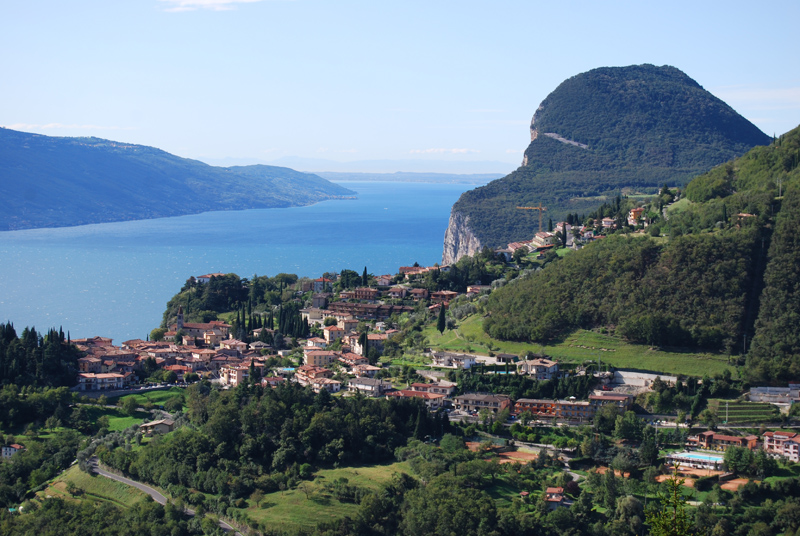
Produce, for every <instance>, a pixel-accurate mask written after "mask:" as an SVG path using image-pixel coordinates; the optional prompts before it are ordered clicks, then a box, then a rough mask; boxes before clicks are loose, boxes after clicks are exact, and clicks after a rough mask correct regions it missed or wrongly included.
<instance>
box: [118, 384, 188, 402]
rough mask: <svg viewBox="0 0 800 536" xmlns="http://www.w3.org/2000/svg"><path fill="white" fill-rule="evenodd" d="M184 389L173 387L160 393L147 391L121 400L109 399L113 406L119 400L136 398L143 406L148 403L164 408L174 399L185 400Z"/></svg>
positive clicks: (123, 397) (126, 396)
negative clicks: (165, 404)
mask: <svg viewBox="0 0 800 536" xmlns="http://www.w3.org/2000/svg"><path fill="white" fill-rule="evenodd" d="M184 396H185V393H184V389H183V388H182V387H172V388H171V389H168V390H160V391H146V392H144V393H136V394H130V395H125V396H121V397H119V398H114V399H109V401H111V402H110V403H111V404H115V403H116V401H117V400H124V399H126V398H135V399H136V402H138V403H139V404H140V405H141V404H146V403H147V402H151V403H153V404H154V405H156V406H163V405H164V403H165V402H167V401H168V400H170V399H172V398H180V399H181V400H184Z"/></svg>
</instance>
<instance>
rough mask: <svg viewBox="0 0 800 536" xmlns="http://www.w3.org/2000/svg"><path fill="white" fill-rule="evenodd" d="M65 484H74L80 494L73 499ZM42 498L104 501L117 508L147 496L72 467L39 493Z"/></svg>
mask: <svg viewBox="0 0 800 536" xmlns="http://www.w3.org/2000/svg"><path fill="white" fill-rule="evenodd" d="M67 482H72V483H74V484H75V485H76V486H77V487H78V488H80V490H81V492H80V493H76V495H75V497H73V496H72V495H70V494H69V493H68V492H67ZM40 494H41V495H42V496H47V495H50V496H52V497H61V498H66V499H72V498H74V499H76V500H89V501H106V502H111V503H114V504H116V505H117V506H122V507H129V506H132V505H134V504H136V503H137V502H139V501H141V500H142V499H144V498H145V497H147V494H145V493H144V492H142V491H139V490H138V489H136V488H133V487H131V486H126V485H125V484H123V483H122V482H117V481H116V480H111V479H110V478H105V477H102V476H91V475H88V474H86V473H84V472H83V471H81V470H80V469H78V466H77V465H73V466H72V467H70V468H69V469H67V470H66V471H64V472H63V473H61V475H59V476H58V477H57V478H56V479H55V480H53V482H52V483H51V484H50V485H49V486H48V487H47V488H45V489H44V491H42V492H40Z"/></svg>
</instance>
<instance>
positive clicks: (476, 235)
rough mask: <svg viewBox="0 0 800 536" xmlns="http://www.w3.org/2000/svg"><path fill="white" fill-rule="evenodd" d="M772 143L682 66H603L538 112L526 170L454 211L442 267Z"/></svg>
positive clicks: (567, 85)
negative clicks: (542, 210) (541, 212)
mask: <svg viewBox="0 0 800 536" xmlns="http://www.w3.org/2000/svg"><path fill="white" fill-rule="evenodd" d="M769 142H770V138H769V136H767V135H766V134H764V133H763V132H761V131H760V130H759V129H758V128H757V127H756V126H755V125H753V124H752V123H750V122H749V121H748V120H747V119H745V118H744V117H742V116H741V115H739V114H738V113H736V111H735V110H733V109H732V108H731V107H730V106H728V105H727V104H725V103H724V102H723V101H721V100H720V99H718V98H717V97H715V96H714V95H712V94H711V93H709V92H708V91H706V90H705V89H703V87H702V86H700V84H698V83H697V82H695V81H694V80H692V79H691V78H690V77H689V76H687V75H686V74H684V73H683V72H681V71H680V70H678V69H676V68H675V67H670V66H662V67H657V66H654V65H634V66H629V67H603V68H599V69H594V70H592V71H588V72H586V73H582V74H579V75H577V76H574V77H572V78H570V79H568V80H566V81H564V82H563V83H561V84H560V85H559V86H558V88H556V89H555V91H553V92H552V93H551V94H550V95H548V96H547V98H546V99H545V100H544V101H542V103H541V104H540V105H539V107H538V109H537V110H536V113H535V114H534V117H533V121H532V122H531V142H530V144H529V145H528V148H527V149H526V151H525V156H524V159H523V162H522V166H521V167H520V168H518V169H517V170H516V171H514V172H513V173H511V174H510V175H508V176H506V177H504V178H502V179H498V180H495V181H492V182H490V183H489V184H487V185H486V186H482V187H480V188H475V189H473V190H470V191H468V192H465V193H464V194H463V195H462V196H461V198H460V199H459V200H458V201H457V202H456V203H455V205H453V209H452V216H451V218H450V226H449V227H448V229H447V231H446V233H445V237H446V238H445V243H444V251H443V255H442V260H443V262H446V261H454V260H457V259H458V258H459V257H460V256H462V255H464V254H467V253H468V252H471V251H475V250H476V249H479V248H481V247H482V246H490V247H496V246H504V245H505V244H508V243H509V242H513V241H517V240H525V239H529V238H530V237H531V235H532V234H533V233H535V232H536V231H537V226H538V217H537V216H536V214H535V213H532V212H530V211H522V210H517V209H516V207H517V206H521V205H526V206H536V205H538V204H539V203H541V204H542V205H544V206H545V207H546V208H547V212H546V214H545V221H547V220H548V219H550V218H552V219H553V221H559V220H561V219H564V218H565V217H566V215H567V214H579V215H580V214H586V213H588V212H590V211H592V210H594V209H596V208H597V207H598V206H600V205H601V204H603V203H604V202H605V201H607V200H609V199H611V198H613V197H615V196H617V195H618V194H620V193H622V194H625V193H636V192H640V193H651V192H655V189H656V188H657V187H659V186H661V185H663V184H664V183H668V184H669V185H670V186H683V185H685V184H687V183H688V182H689V181H690V180H691V179H692V178H693V177H695V176H697V175H699V174H701V173H703V172H705V171H708V170H709V169H711V168H712V167H714V166H716V165H718V164H721V163H723V162H726V161H728V160H730V159H732V158H735V157H737V156H740V155H742V154H744V153H745V152H747V151H748V150H749V149H751V148H753V147H755V146H756V145H766V144H768V143H769Z"/></svg>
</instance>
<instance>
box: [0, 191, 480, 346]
mask: <svg viewBox="0 0 800 536" xmlns="http://www.w3.org/2000/svg"><path fill="white" fill-rule="evenodd" d="M340 184H342V186H345V187H347V188H350V189H351V190H355V191H357V192H358V199H355V200H337V201H325V202H323V203H318V204H316V205H312V206H309V207H297V208H288V209H268V210H246V211H240V212H208V213H205V214H196V215H193V216H181V217H177V218H161V219H155V220H142V221H132V222H120V223H105V224H96V225H84V226H80V227H67V228H60V229H33V230H28V231H10V232H2V233H0V321H3V322H5V321H6V320H8V321H11V322H13V323H14V326H15V327H16V328H17V332H18V333H20V332H21V331H22V329H23V328H24V327H25V326H36V328H37V330H40V331H42V330H46V329H48V328H49V327H59V326H62V327H63V328H64V331H69V332H70V335H71V336H72V338H80V337H92V336H95V335H101V336H104V337H112V338H113V339H114V343H115V344H119V343H121V342H122V341H124V340H128V339H133V338H142V339H143V338H145V337H146V336H147V334H148V333H150V330H152V329H153V328H155V327H158V325H159V323H160V322H161V315H162V313H163V312H164V309H165V307H166V303H167V301H168V300H169V299H170V298H171V297H172V296H173V295H174V294H175V293H177V292H178V291H179V290H180V288H181V286H182V285H183V283H184V282H185V281H186V280H187V279H188V278H189V277H190V276H193V275H194V276H197V275H202V274H206V273H213V272H224V273H231V272H233V273H236V274H238V275H240V276H241V277H251V276H252V275H253V274H258V275H275V274H276V273H279V272H287V273H296V274H298V275H300V276H309V277H319V276H320V275H321V274H322V273H323V272H326V271H337V272H338V271H340V270H342V269H344V268H348V269H351V270H355V271H357V272H358V273H361V272H362V270H363V269H364V266H366V267H367V270H368V271H369V272H370V273H373V274H375V275H380V274H387V273H391V274H394V273H397V270H398V267H400V266H405V265H411V264H413V263H414V262H419V263H420V264H421V265H431V264H433V263H435V262H441V257H442V239H443V238H444V231H445V229H446V227H447V221H448V218H449V216H450V208H451V207H452V205H453V203H455V201H456V200H457V199H458V197H459V196H460V195H461V193H462V192H464V191H466V190H469V189H471V188H473V187H474V186H475V185H468V184H421V183H386V182H347V183H344V182H342V183H340Z"/></svg>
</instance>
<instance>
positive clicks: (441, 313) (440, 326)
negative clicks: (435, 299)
mask: <svg viewBox="0 0 800 536" xmlns="http://www.w3.org/2000/svg"><path fill="white" fill-rule="evenodd" d="M445 326H446V324H445V320H444V304H443V303H442V304H439V320H438V321H437V322H436V329H438V330H439V333H440V334H442V333H444V329H445Z"/></svg>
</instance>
